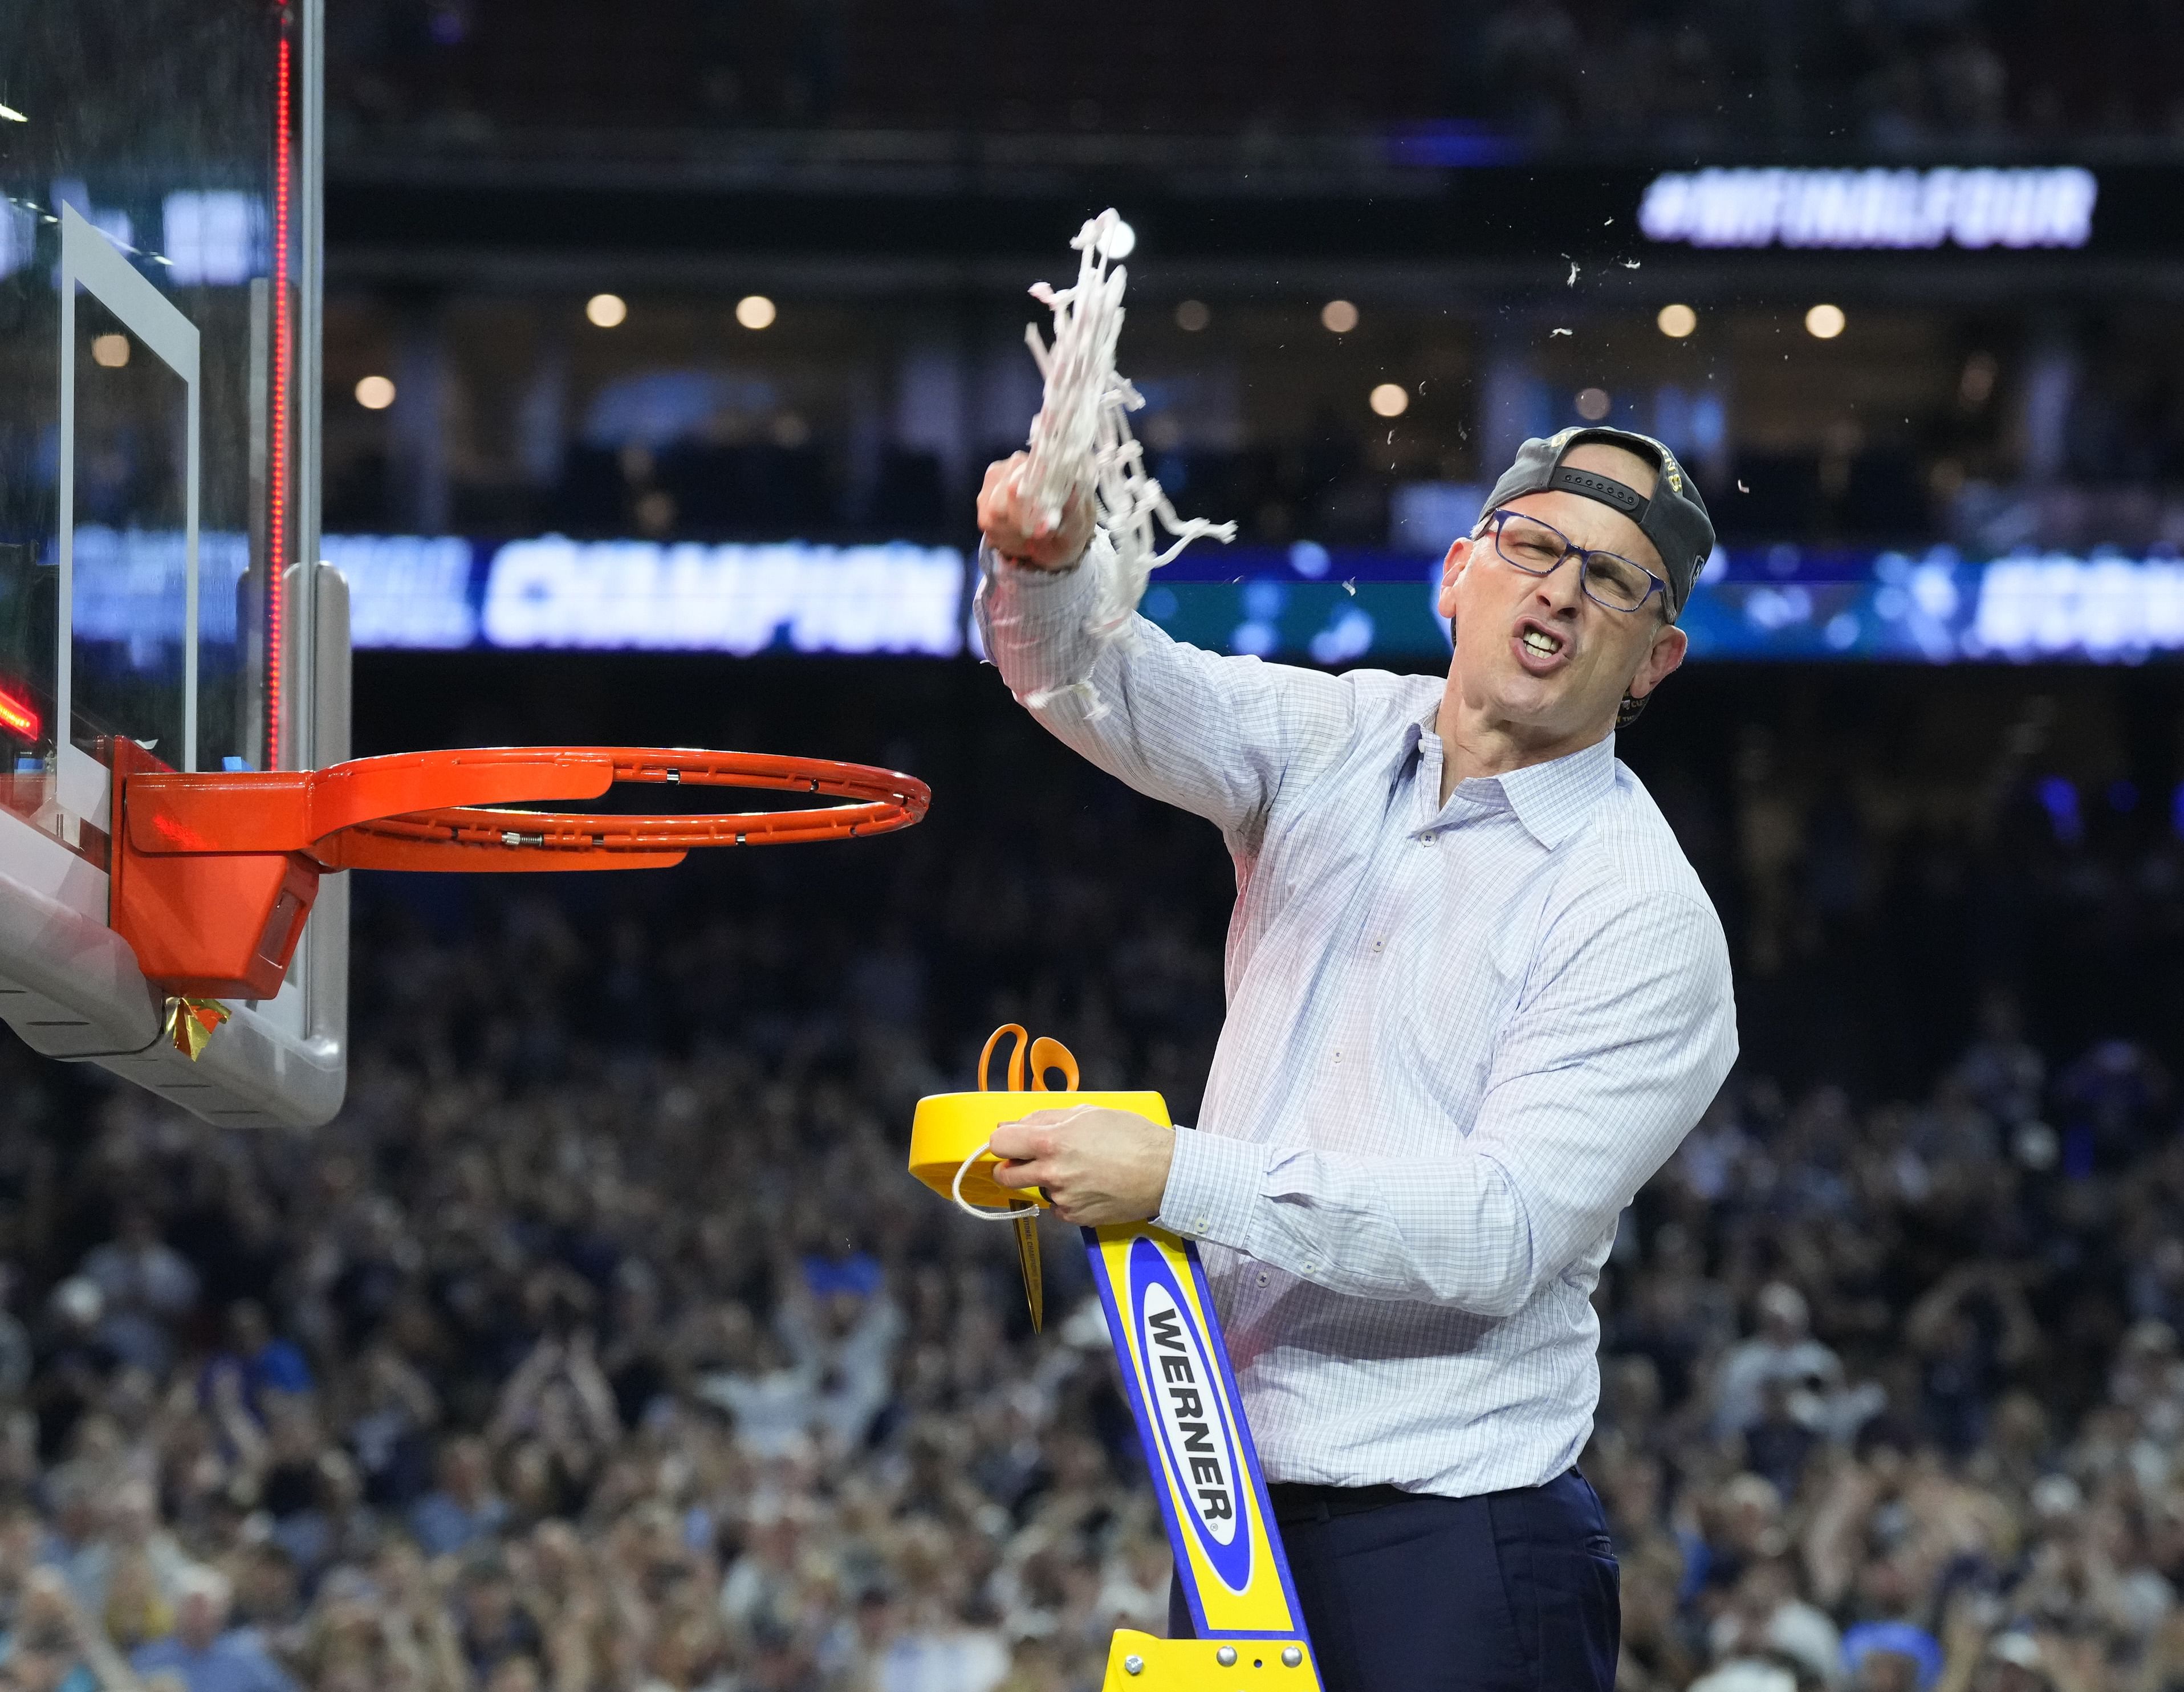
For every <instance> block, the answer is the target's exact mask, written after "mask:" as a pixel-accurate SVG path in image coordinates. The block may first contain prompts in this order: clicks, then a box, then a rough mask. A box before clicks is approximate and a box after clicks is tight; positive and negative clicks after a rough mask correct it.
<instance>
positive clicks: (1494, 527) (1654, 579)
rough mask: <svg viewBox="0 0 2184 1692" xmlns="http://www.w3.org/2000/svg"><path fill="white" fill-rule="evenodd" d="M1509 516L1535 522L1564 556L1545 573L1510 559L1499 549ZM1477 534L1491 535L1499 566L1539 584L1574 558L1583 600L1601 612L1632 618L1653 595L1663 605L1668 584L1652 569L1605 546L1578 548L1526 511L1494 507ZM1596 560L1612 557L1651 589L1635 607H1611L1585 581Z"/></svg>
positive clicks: (1568, 539)
mask: <svg viewBox="0 0 2184 1692" xmlns="http://www.w3.org/2000/svg"><path fill="white" fill-rule="evenodd" d="M1512 517H1522V518H1523V519H1524V520H1525V521H1526V522H1528V523H1537V524H1538V525H1539V526H1541V528H1543V529H1545V530H1546V532H1548V533H1549V534H1551V535H1552V536H1553V537H1555V538H1556V539H1557V540H1558V541H1560V542H1561V543H1563V555H1562V556H1561V557H1560V558H1558V559H1556V560H1555V561H1554V562H1553V563H1552V564H1551V565H1548V566H1547V567H1546V569H1545V570H1534V569H1533V568H1532V567H1531V566H1530V565H1523V564H1519V563H1518V562H1517V560H1516V559H1513V558H1512V557H1510V556H1509V554H1507V553H1506V552H1504V551H1502V527H1503V526H1504V525H1505V524H1507V521H1508V520H1509V519H1510V518H1512ZM1479 533H1480V534H1481V535H1482V536H1490V537H1491V538H1492V540H1493V543H1494V555H1495V557H1496V558H1498V559H1501V560H1502V563H1504V564H1506V565H1508V566H1509V567H1510V568H1511V569H1512V570H1522V571H1524V574H1525V575H1527V576H1533V577H1535V578H1536V579H1538V580H1540V581H1543V582H1544V581H1545V580H1546V578H1547V577H1548V576H1552V575H1553V574H1554V573H1555V572H1556V571H1557V570H1560V569H1561V568H1562V567H1563V565H1566V564H1568V562H1569V561H1570V559H1573V558H1574V559H1576V560H1577V561H1578V565H1577V585H1578V590H1579V591H1580V593H1583V594H1584V595H1585V598H1588V599H1590V600H1591V601H1592V603H1593V604H1596V605H1597V606H1599V607H1600V609H1602V610H1603V611H1619V612H1621V613H1622V614H1623V615H1624V616H1635V615H1637V614H1638V613H1639V612H1641V611H1642V610H1644V609H1646V606H1648V605H1650V604H1652V603H1653V596H1654V595H1655V594H1656V593H1658V594H1660V595H1661V596H1662V600H1663V604H1666V603H1667V599H1668V593H1669V584H1668V583H1667V582H1663V580H1662V579H1661V578H1660V577H1659V576H1656V575H1654V574H1653V572H1652V570H1648V569H1646V566H1645V565H1642V564H1641V563H1639V562H1638V560H1637V559H1635V558H1630V557H1626V556H1625V555H1624V554H1622V553H1619V552H1610V551H1608V550H1607V548H1605V547H1581V546H1580V545H1579V544H1578V543H1576V542H1575V541H1574V540H1572V539H1571V538H1570V537H1568V535H1566V534H1564V533H1563V532H1562V531H1561V530H1560V529H1557V527H1556V526H1554V525H1553V524H1552V523H1550V522H1547V521H1546V520H1544V519H1542V518H1539V517H1535V516H1534V515H1532V514H1531V513H1530V512H1529V511H1516V510H1512V509H1510V508H1509V507H1508V506H1507V505H1497V506H1496V507H1495V508H1494V509H1492V510H1491V511H1489V512H1488V513H1487V514H1486V516H1485V519H1484V520H1482V521H1481V522H1480V524H1479ZM1596 558H1612V559H1614V560H1615V561H1616V562H1617V563H1619V564H1627V565H1630V567H1631V568H1632V569H1633V570H1636V571H1637V572H1638V573H1639V574H1640V575H1641V576H1644V577H1645V578H1646V581H1648V582H1651V583H1652V587H1648V588H1647V589H1646V594H1645V597H1644V598H1641V599H1640V600H1639V602H1638V603H1637V604H1635V605H1613V604H1609V603H1608V602H1607V600H1605V599H1603V598H1601V597H1600V595H1598V594H1597V593H1594V592H1593V591H1592V588H1591V585H1590V584H1589V583H1588V582H1586V580H1585V565H1586V564H1587V563H1588V562H1589V561H1591V559H1596ZM1672 621H1673V619H1672Z"/></svg>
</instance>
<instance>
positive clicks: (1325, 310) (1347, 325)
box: [1319, 299, 1357, 335]
mask: <svg viewBox="0 0 2184 1692" xmlns="http://www.w3.org/2000/svg"><path fill="white" fill-rule="evenodd" d="M1319 321H1320V326H1321V327H1323V328H1324V329H1329V330H1331V331H1334V333H1335V334H1337V335H1347V334H1348V333H1349V332H1350V331H1351V330H1353V329H1355V328H1356V327H1357V307H1356V306H1354V305H1352V304H1351V303H1350V302H1349V301H1348V300H1346V299H1331V300H1329V301H1328V303H1326V304H1325V305H1323V306H1322V307H1320V309H1319Z"/></svg>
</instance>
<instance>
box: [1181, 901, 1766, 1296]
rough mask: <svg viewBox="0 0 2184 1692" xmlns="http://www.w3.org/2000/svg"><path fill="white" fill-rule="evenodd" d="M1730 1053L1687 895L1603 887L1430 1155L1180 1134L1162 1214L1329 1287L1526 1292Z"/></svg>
mask: <svg viewBox="0 0 2184 1692" xmlns="http://www.w3.org/2000/svg"><path fill="white" fill-rule="evenodd" d="M1735 1060H1736V1011H1735V1005H1734V1000H1733V995H1732V993H1731V988H1730V966H1729V955H1728V949H1727V946H1726V944H1725V943H1724V939H1723V936H1722V932H1721V924H1720V921H1719V918H1718V917H1717V916H1715V915H1714V912H1713V910H1712V909H1711V907H1709V906H1708V905H1707V904H1705V903H1704V902H1703V901H1702V900H1700V899H1693V898H1690V897H1686V896H1683V895H1680V894H1673V893H1662V894H1657V895H1653V896H1652V897H1649V898H1645V899H1637V900H1626V899H1623V898H1621V897H1620V896H1619V894H1618V893H1616V891H1615V890H1613V889H1612V888H1611V889H1602V890H1601V891H1600V892H1598V893H1593V894H1591V895H1588V896H1583V897H1580V899H1576V900H1574V901H1573V903H1572V904H1571V905H1570V907H1569V908H1568V909H1566V910H1563V912H1562V913H1561V914H1560V916H1558V917H1557V919H1556V920H1555V921H1554V923H1553V924H1552V927H1551V928H1550V930H1549V932H1547V933H1546V935H1545V936H1544V937H1543V948H1542V951H1541V956H1540V959H1539V961H1538V964H1537V966H1536V968H1535V971H1534V974H1533V977H1532V979H1531V980H1530V981H1529V982H1528V983H1527V984H1526V988H1525V989H1524V993H1522V995H1521V996H1520V999H1519V1001H1518V1006H1517V1009H1516V1010H1515V1012H1514V1014H1513V1016H1512V1017H1511V1018H1510V1020H1509V1021H1508V1023H1507V1026H1506V1027H1505V1028H1504V1030H1503V1032H1502V1037H1501V1039H1500V1041H1499V1043H1498V1044H1497V1046H1496V1052H1495V1056H1494V1062H1493V1066H1492V1071H1491V1074H1490V1077H1489V1080H1488V1083H1487V1087H1486V1090H1485V1095H1484V1097H1483V1099H1481V1101H1480V1105H1479V1110H1478V1114H1477V1116H1476V1118H1475V1119H1474V1121H1473V1122H1471V1123H1470V1124H1468V1128H1469V1132H1468V1133H1464V1132H1463V1130H1464V1128H1465V1127H1466V1125H1464V1124H1462V1123H1457V1122H1451V1123H1450V1124H1449V1125H1448V1133H1449V1138H1450V1142H1451V1144H1450V1147H1449V1149H1448V1151H1447V1153H1446V1155H1442V1156H1435V1157H1430V1158H1425V1159H1395V1158H1377V1157H1362V1156H1356V1155H1345V1154H1338V1153H1334V1152H1327V1151H1319V1150H1314V1149H1307V1148H1298V1147H1285V1146H1280V1145H1273V1146H1269V1145H1262V1144H1256V1143H1253V1142H1251V1141H1247V1140H1242V1139H1234V1138H1222V1137H1218V1136H1216V1135H1212V1134H1206V1133H1192V1132H1184V1133H1178V1135H1177V1137H1176V1147H1175V1154H1174V1157H1173V1161H1172V1163H1171V1165H1170V1168H1169V1172H1168V1179H1167V1188H1166V1190H1165V1193H1164V1194H1163V1196H1162V1204H1161V1211H1160V1216H1159V1221H1160V1222H1161V1224H1162V1226H1163V1227H1168V1228H1170V1229H1173V1230H1174V1231H1175V1232H1178V1233H1183V1234H1185V1235H1188V1236H1192V1237H1195V1238H1204V1239H1208V1240H1212V1241H1213V1242H1215V1243H1216V1244H1222V1245H1227V1246H1230V1247H1233V1248H1234V1249H1235V1250H1239V1251H1241V1252H1244V1253H1245V1254H1246V1255H1249V1256H1251V1257H1253V1258H1255V1259H1256V1260H1258V1261H1261V1262H1263V1263H1267V1264H1269V1265H1271V1266H1274V1267H1276V1268H1279V1269H1284V1270H1286V1271H1288V1272H1290V1273H1292V1274H1295V1275H1297V1276H1299V1277H1302V1278H1303V1279H1305V1280H1307V1281H1310V1282H1312V1283H1315V1284H1317V1285H1319V1286H1323V1287H1326V1288H1329V1289H1330V1290H1332V1291H1334V1292H1338V1293H1342V1294H1350V1295H1352V1296H1356V1297H1359V1298H1369V1299H1385V1300H1415V1301H1421V1302H1427V1303H1433V1304H1441V1305H1451V1306H1454V1307H1456V1308H1458V1309H1462V1310H1465V1311H1471V1312H1473V1313H1474V1314H1477V1315H1481V1316H1509V1315H1513V1314H1514V1313H1515V1312H1516V1311H1518V1310H1520V1309H1522V1308H1523V1307H1524V1304H1525V1303H1526V1301H1527V1300H1529V1299H1530V1298H1531V1296H1532V1295H1533V1294H1534V1293H1535V1291H1536V1290H1537V1289H1538V1288H1540V1287H1541V1286H1542V1285H1543V1284H1545V1283H1546V1282H1548V1281H1549V1280H1551V1279H1552V1278H1553V1277H1556V1276H1558V1275H1561V1274H1563V1273H1564V1272H1567V1271H1568V1270H1569V1269H1570V1268H1571V1267H1572V1266H1574V1265H1576V1264H1577V1263H1578V1262H1580V1261H1582V1260H1583V1259H1585V1257H1586V1256H1587V1255H1589V1254H1590V1253H1592V1252H1595V1251H1596V1250H1599V1249H1600V1248H1601V1246H1602V1242H1603V1241H1605V1240H1607V1239H1608V1238H1612V1236H1613V1230H1614V1227H1615V1222H1616V1218H1617V1216H1619V1214H1620V1213H1621V1211H1622V1210H1623V1208H1624V1205H1628V1204H1629V1203H1630V1200H1631V1199H1632V1197H1633V1196H1634V1195H1635V1194H1636V1192H1637V1190H1638V1188H1640V1187H1641V1186H1642V1185H1644V1184H1645V1183H1646V1181H1647V1180H1648V1179H1649V1178H1650V1177H1652V1174H1653V1173H1654V1172H1655V1171H1656V1170H1658V1169H1659V1168H1660V1166H1662V1164H1663V1163H1664V1162H1666V1161H1667V1160H1668V1158H1669V1154H1670V1153H1671V1152H1673V1151H1674V1149H1675V1148H1676V1145H1677V1144H1678V1143H1679V1142H1680V1141H1681V1139H1682V1138H1683V1137H1684V1136H1685V1134H1686V1133H1689V1132H1690V1130H1691V1127H1692V1125H1693V1124H1694V1123H1696V1122H1697V1121H1698V1119H1699V1117H1700V1116H1701V1115H1702V1114H1703V1113H1704V1111H1705V1110H1706V1107H1707V1105H1708V1103H1709V1102H1710V1101H1711V1100H1712V1099H1713V1095H1714V1094H1715V1092H1716V1090H1717V1089H1718V1088H1719V1087H1720V1085H1721V1083H1722V1081H1723V1080H1724V1078H1725V1077H1727V1075H1728V1073H1729V1070H1730V1065H1731V1064H1732V1063H1733V1062H1734V1061H1735Z"/></svg>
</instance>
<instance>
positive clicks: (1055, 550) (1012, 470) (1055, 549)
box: [978, 453, 1092, 570]
mask: <svg viewBox="0 0 2184 1692" xmlns="http://www.w3.org/2000/svg"><path fill="white" fill-rule="evenodd" d="M1028 458H1029V455H1028V454H1024V453H1016V454H1011V456H1010V457H1008V458H1006V459H1002V460H1001V461H1000V463H999V464H995V465H987V466H986V485H985V486H984V487H981V488H980V489H979V490H978V526H979V527H980V528H981V529H983V530H984V531H985V534H986V540H987V543H989V545H991V546H992V548H994V550H995V552H997V553H999V554H1000V555H1001V556H1002V557H1003V558H1005V559H1009V560H1010V561H1011V563H1014V564H1027V565H1030V566H1031V567H1032V568H1033V569H1034V570H1067V569H1068V568H1069V567H1070V565H1073V564H1075V563H1076V562H1077V560H1078V559H1080V558H1082V557H1084V548H1086V547H1087V546H1089V544H1091V541H1092V501H1091V498H1090V497H1089V495H1088V494H1087V493H1085V492H1084V489H1083V488H1081V487H1080V488H1078V489H1076V490H1075V491H1073V493H1071V494H1070V496H1069V498H1068V501H1067V504H1064V505H1063V506H1062V508H1061V522H1060V523H1058V524H1050V523H1049V522H1048V521H1047V520H1046V514H1045V512H1043V511H1039V510H1035V509H1033V506H1032V502H1031V500H1030V499H1029V498H1028V497H1027V496H1026V495H1025V493H1024V492H1023V487H1022V481H1023V468H1024V465H1025V464H1026V463H1027V462H1028Z"/></svg>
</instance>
